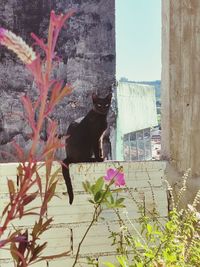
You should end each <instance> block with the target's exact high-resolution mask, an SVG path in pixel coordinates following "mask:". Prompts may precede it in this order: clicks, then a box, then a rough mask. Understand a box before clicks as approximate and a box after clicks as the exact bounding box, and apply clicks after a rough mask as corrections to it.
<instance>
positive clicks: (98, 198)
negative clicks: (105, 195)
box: [94, 191, 102, 203]
mask: <svg viewBox="0 0 200 267" xmlns="http://www.w3.org/2000/svg"><path fill="white" fill-rule="evenodd" d="M101 196H102V194H101V192H100V191H99V192H97V193H96V194H95V196H94V201H95V202H96V203H97V202H98V201H99V200H101Z"/></svg>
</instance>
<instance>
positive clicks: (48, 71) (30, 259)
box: [0, 11, 74, 267]
mask: <svg viewBox="0 0 200 267" xmlns="http://www.w3.org/2000/svg"><path fill="white" fill-rule="evenodd" d="M73 13H74V12H73V11H71V12H69V13H67V14H66V15H56V14H55V12H54V11H52V12H51V16H50V24H49V31H48V39H47V43H45V42H44V41H43V40H42V39H40V38H38V37H37V36H36V35H35V34H33V33H32V37H33V39H34V40H35V42H36V44H37V45H38V46H39V47H40V48H41V50H42V51H43V52H44V54H45V57H44V58H43V59H42V57H41V56H40V54H37V53H36V52H34V50H33V49H32V48H31V47H29V46H28V45H27V44H26V43H25V42H24V41H23V40H22V39H21V38H20V37H18V36H16V35H15V34H14V33H12V32H11V31H8V30H6V29H3V28H0V44H1V45H4V46H6V47H7V48H8V49H10V50H12V51H13V52H15V53H16V55H17V56H18V57H19V59H20V60H21V61H22V62H23V63H24V64H25V66H26V68H27V69H28V70H29V71H30V72H31V73H32V75H33V77H34V81H35V84H36V85H37V88H38V98H37V100H36V101H32V100H31V98H30V97H29V96H28V95H26V96H22V97H21V101H22V104H23V106H24V109H25V113H26V115H25V116H26V119H27V122H28V124H29V127H30V129H31V134H30V136H31V139H32V144H31V148H30V150H29V151H28V153H24V150H23V148H22V147H20V146H19V145H18V144H17V143H13V145H14V148H15V149H16V152H17V156H18V160H19V162H20V165H19V168H18V179H19V186H18V188H16V185H15V184H14V182H13V180H11V179H8V180H7V184H8V190H9V202H8V204H7V205H6V207H5V208H4V210H3V212H2V215H1V217H0V218H1V220H0V248H1V249H3V248H5V246H6V245H9V244H10V251H11V255H12V256H13V259H14V261H15V266H17V267H22V266H23V267H25V266H29V265H30V264H32V263H34V262H37V261H40V260H44V259H45V257H42V256H41V252H42V251H43V250H44V249H45V247H46V245H47V243H46V242H45V243H43V244H39V243H37V242H38V240H39V238H40V236H41V234H42V233H43V232H44V231H46V230H48V229H49V228H50V226H51V223H52V221H53V218H47V216H46V213H47V205H48V203H49V201H50V200H51V199H52V197H53V196H54V194H55V188H56V184H57V178H56V177H57V173H58V171H56V172H54V173H53V171H52V164H53V160H54V156H55V152H56V150H57V149H58V148H60V147H62V144H61V142H60V140H59V139H58V137H57V136H58V135H57V123H56V122H55V121H53V120H51V119H50V118H49V115H50V114H51V112H52V110H53V109H54V107H55V105H57V104H58V102H59V101H60V100H61V99H63V97H64V96H66V95H67V94H69V92H70V91H71V88H70V86H68V85H66V84H64V85H63V82H62V81H57V80H54V79H52V71H53V68H54V65H55V64H54V61H55V46H56V42H57V39H58V35H59V32H60V30H61V28H62V27H63V25H64V23H65V22H66V20H68V19H69V18H70V17H71V16H72V15H73ZM49 95H50V99H47V98H48V97H49ZM47 100H48V101H47ZM36 114H37V118H38V119H37V120H35V118H36ZM45 120H47V121H48V127H47V128H48V137H47V141H46V143H44V142H43V143H42V144H41V142H42V141H41V139H40V136H41V132H42V128H43V124H44V121H45ZM39 147H42V151H41V152H38V148H39ZM40 150H41V149H40ZM39 162H43V163H39ZM41 167H43V168H45V178H46V180H45V181H44V184H42V179H41V176H40V174H39V169H40V168H41ZM31 189H32V190H31ZM33 190H34V192H33ZM36 198H40V199H41V205H40V207H37V208H36V207H31V208H30V206H29V205H30V204H32V202H33V201H34V200H35V199H36ZM27 215H36V216H37V217H36V218H37V220H36V222H35V225H34V226H33V228H32V229H29V230H25V232H24V231H22V230H19V229H16V228H12V224H13V221H14V220H15V219H22V218H23V217H24V216H27ZM11 229H12V230H11ZM8 230H9V231H8ZM64 254H65V255H66V253H64ZM64 254H62V256H63V255H64ZM40 256H41V257H40ZM52 257H53V256H52ZM48 258H49V257H48Z"/></svg>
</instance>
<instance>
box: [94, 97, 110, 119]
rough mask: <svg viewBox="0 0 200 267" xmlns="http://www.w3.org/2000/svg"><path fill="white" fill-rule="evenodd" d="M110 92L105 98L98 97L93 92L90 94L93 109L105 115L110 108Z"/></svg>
mask: <svg viewBox="0 0 200 267" xmlns="http://www.w3.org/2000/svg"><path fill="white" fill-rule="evenodd" d="M111 98H112V93H110V94H108V95H107V96H106V97H105V98H100V97H98V96H97V95H96V94H95V93H93V94H92V101H93V109H94V111H95V112H97V113H99V114H102V115H106V114H107V113H108V111H109V108H110V103H111Z"/></svg>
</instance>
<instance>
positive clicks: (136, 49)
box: [116, 0, 161, 81]
mask: <svg viewBox="0 0 200 267" xmlns="http://www.w3.org/2000/svg"><path fill="white" fill-rule="evenodd" d="M116 54H117V67H116V72H117V79H119V78H121V77H127V78H128V79H129V80H133V81H151V80H160V78H161V0H116Z"/></svg>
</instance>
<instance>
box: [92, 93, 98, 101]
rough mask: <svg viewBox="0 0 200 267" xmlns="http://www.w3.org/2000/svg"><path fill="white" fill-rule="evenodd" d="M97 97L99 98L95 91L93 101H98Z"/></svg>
mask: <svg viewBox="0 0 200 267" xmlns="http://www.w3.org/2000/svg"><path fill="white" fill-rule="evenodd" d="M97 99H98V96H97V94H95V93H93V94H92V100H93V102H96V101H97Z"/></svg>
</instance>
